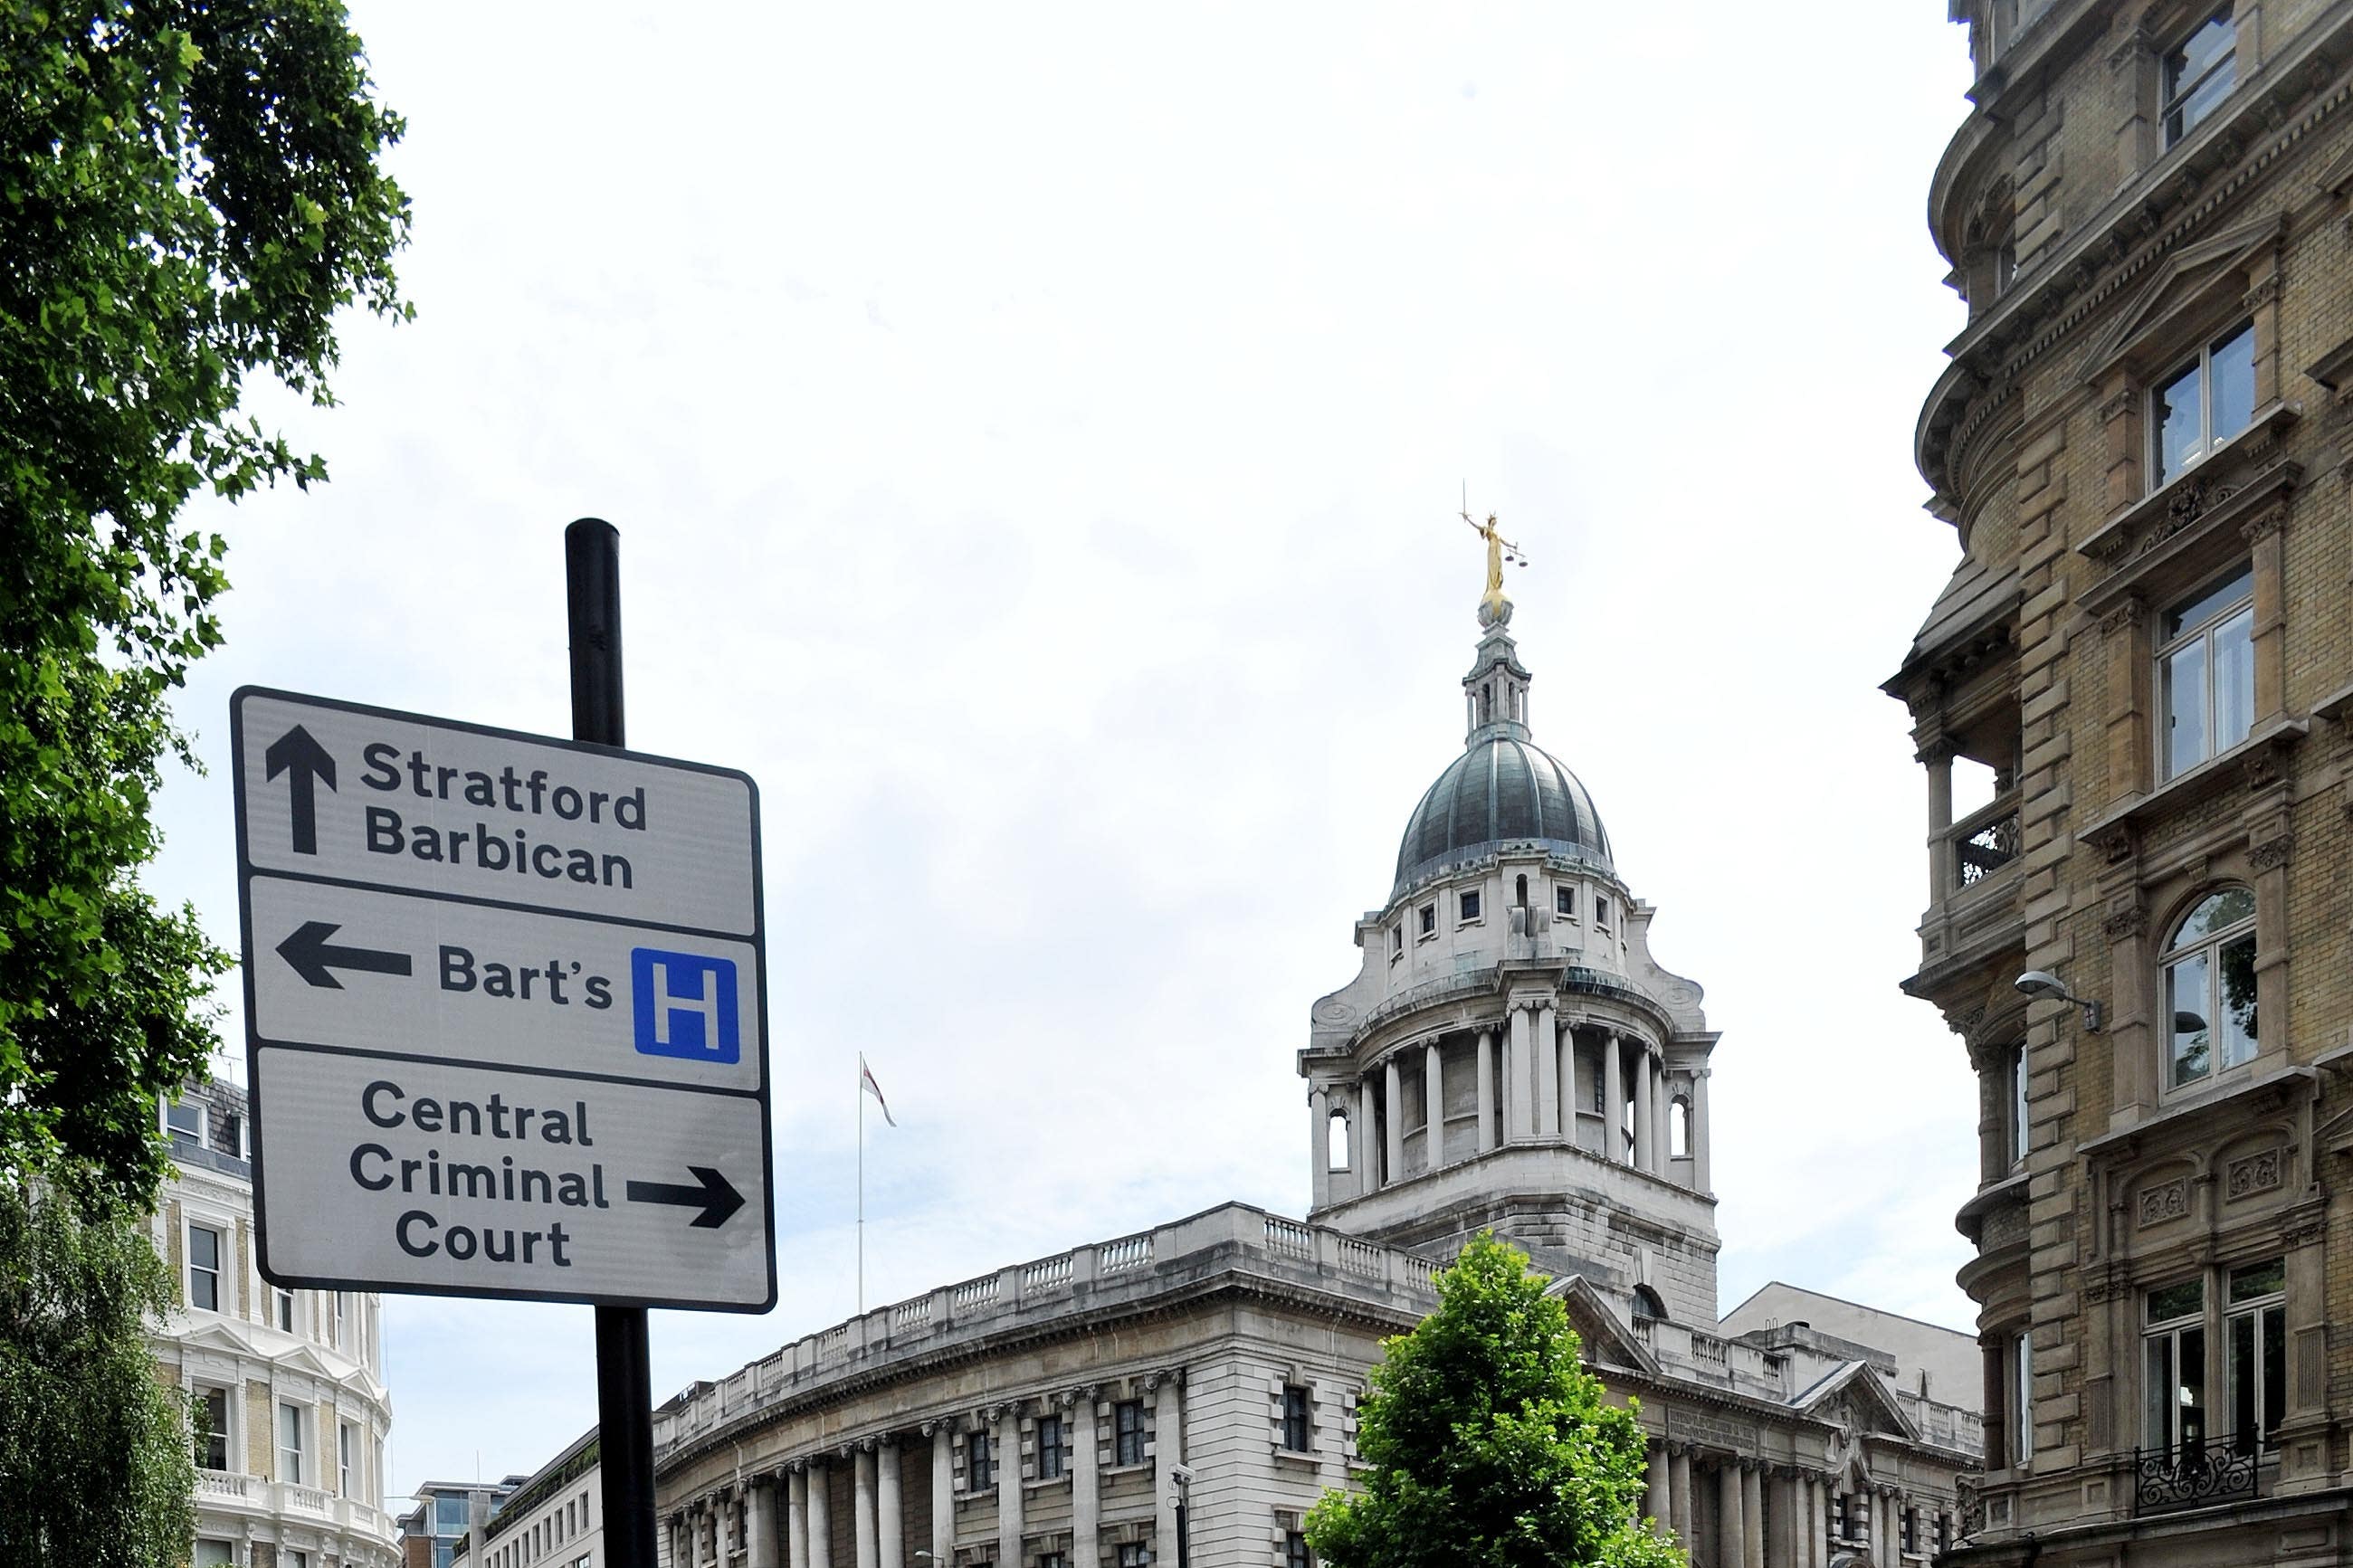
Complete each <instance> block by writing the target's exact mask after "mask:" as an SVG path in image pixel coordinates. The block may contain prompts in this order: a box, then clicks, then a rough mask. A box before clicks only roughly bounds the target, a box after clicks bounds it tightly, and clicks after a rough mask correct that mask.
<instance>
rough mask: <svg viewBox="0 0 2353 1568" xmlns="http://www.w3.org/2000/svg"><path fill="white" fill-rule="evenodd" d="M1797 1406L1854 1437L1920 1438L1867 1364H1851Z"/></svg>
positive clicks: (1816, 1385)
mask: <svg viewBox="0 0 2353 1568" xmlns="http://www.w3.org/2000/svg"><path fill="white" fill-rule="evenodd" d="M1796 1404H1797V1406H1798V1409H1799V1411H1800V1412H1802V1413H1803V1414H1805V1415H1810V1416H1812V1417H1813V1418H1814V1419H1815V1420H1817V1421H1827V1422H1829V1423H1830V1424H1831V1425H1832V1426H1836V1427H1838V1428H1840V1430H1841V1431H1842V1432H1845V1433H1847V1434H1849V1435H1850V1437H1867V1436H1883V1437H1901V1438H1903V1439H1904V1440H1905V1441H1906V1442H1911V1441H1915V1440H1916V1439H1917V1438H1918V1437H1919V1436H1920V1434H1919V1431H1918V1429H1917V1428H1916V1427H1915V1426H1913V1425H1912V1422H1911V1419H1910V1418H1909V1417H1908V1416H1906V1415H1905V1414H1904V1407H1903V1406H1902V1405H1898V1404H1897V1403H1896V1402H1895V1396H1894V1394H1890V1393H1889V1392H1888V1390H1887V1385H1886V1384H1883V1383H1882V1382H1880V1381H1879V1377H1878V1374H1877V1373H1873V1371H1872V1370H1871V1367H1870V1365H1869V1364H1868V1363H1864V1362H1859V1361H1852V1362H1849V1363H1846V1365H1845V1366H1843V1367H1841V1368H1840V1369H1839V1370H1838V1371H1837V1372H1834V1373H1831V1374H1830V1375H1829V1376H1828V1377H1825V1378H1823V1379H1822V1380H1821V1381H1820V1383H1817V1384H1814V1386H1813V1387H1811V1388H1810V1389H1808V1390H1807V1391H1806V1392H1805V1393H1803V1394H1799V1396H1798V1398H1797V1401H1796Z"/></svg>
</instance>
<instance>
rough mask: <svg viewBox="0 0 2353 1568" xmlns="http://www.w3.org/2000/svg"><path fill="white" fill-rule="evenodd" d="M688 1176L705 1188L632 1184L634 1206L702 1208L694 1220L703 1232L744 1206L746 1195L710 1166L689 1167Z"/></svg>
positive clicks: (665, 1184)
mask: <svg viewBox="0 0 2353 1568" xmlns="http://www.w3.org/2000/svg"><path fill="white" fill-rule="evenodd" d="M686 1173H687V1174H688V1175H690V1176H692V1177H693V1178H694V1179H695V1180H696V1181H697V1182H700V1183H701V1184H702V1185H700V1186H694V1187H689V1186H681V1185H680V1184H677V1183H674V1182H631V1183H630V1184H629V1185H628V1199H629V1201H630V1202H631V1203H633V1204H679V1205H683V1206H685V1207H687V1208H698V1207H699V1208H701V1209H702V1213H701V1214H699V1215H695V1216H694V1225H695V1227H696V1228H697V1229H699V1230H716V1229H718V1228H719V1227H720V1226H723V1225H725V1224H726V1223H727V1218H728V1216H729V1215H732V1214H733V1213H734V1212H735V1211H736V1210H737V1209H740V1208H742V1207H743V1206H744V1194H741V1193H739V1192H737V1191H736V1190H735V1189H734V1187H733V1186H732V1185H730V1184H729V1183H728V1180H727V1178H726V1177H724V1176H723V1175H721V1174H720V1173H718V1172H716V1171H714V1170H712V1168H711V1167H710V1166H708V1165H689V1166H688V1167H687V1168H686Z"/></svg>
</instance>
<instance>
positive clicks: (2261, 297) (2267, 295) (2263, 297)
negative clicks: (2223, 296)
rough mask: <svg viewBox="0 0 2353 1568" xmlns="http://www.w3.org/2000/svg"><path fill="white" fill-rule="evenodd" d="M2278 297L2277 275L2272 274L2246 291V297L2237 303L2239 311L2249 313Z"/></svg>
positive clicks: (2260, 308)
mask: <svg viewBox="0 0 2353 1568" xmlns="http://www.w3.org/2000/svg"><path fill="white" fill-rule="evenodd" d="M2279 296H2280V278H2279V274H2278V273H2276V272H2274V273H2273V274H2272V275H2271V276H2270V277H2268V278H2266V279H2263V281H2262V282H2260V283H2257V284H2256V285H2255V286H2254V287H2253V288H2252V289H2248V290H2247V293H2246V297H2245V298H2244V299H2242V300H2240V301H2239V309H2241V310H2250V311H2252V310H2262V309H2263V307H2264V306H2265V305H2268V304H2270V303H2271V302H2272V301H2273V300H2276V299H2278V298H2279Z"/></svg>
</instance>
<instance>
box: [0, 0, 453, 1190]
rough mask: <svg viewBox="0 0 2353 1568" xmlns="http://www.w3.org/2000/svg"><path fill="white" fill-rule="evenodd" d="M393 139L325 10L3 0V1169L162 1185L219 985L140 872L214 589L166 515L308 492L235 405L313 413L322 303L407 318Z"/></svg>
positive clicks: (180, 745)
mask: <svg viewBox="0 0 2353 1568" xmlns="http://www.w3.org/2000/svg"><path fill="white" fill-rule="evenodd" d="M401 129H402V127H401V122H400V121H399V120H398V118H397V117H396V116H394V115H393V114H391V113H390V112H389V111H387V110H385V109H384V107H383V106H382V105H380V104H378V103H377V102H375V100H374V99H373V98H372V97H371V84H370V82H369V80H368V78H367V74H366V69H365V62H364V58H363V56H362V54H361V50H360V45H359V40H358V38H357V37H354V36H353V34H352V32H351V31H350V29H349V27H348V26H346V25H345V20H344V16H343V8H342V6H341V5H337V4H333V3H332V0H138V3H135V4H134V3H132V0H79V3H60V4H56V5H27V4H25V3H23V0H14V3H9V0H0V559H5V561H6V563H7V568H6V571H5V574H0V1176H5V1174H6V1173H12V1172H13V1173H18V1174H20V1175H21V1174H22V1173H26V1172H28V1171H34V1170H44V1169H50V1170H55V1169H59V1168H62V1167H63V1166H64V1165H73V1166H78V1167H80V1168H81V1169H82V1170H83V1171H84V1172H85V1173H87V1178H88V1179H89V1180H90V1181H93V1182H94V1183H95V1184H96V1185H97V1189H98V1190H100V1191H102V1192H105V1193H111V1194H112V1195H113V1196H115V1197H116V1198H118V1199H120V1200H122V1201H124V1202H126V1203H129V1204H132V1205H144V1204H145V1203H147V1202H149V1201H151V1200H152V1199H153V1194H154V1193H155V1191H156V1188H157V1186H158V1184H159V1183H160V1182H161V1181H162V1179H163V1176H164V1172H165V1170H166V1168H167V1162H166V1159H165V1154H164V1145H163V1142H162V1140H161V1138H160V1136H159V1133H158V1130H157V1125H156V1121H157V1119H156V1114H155V1100H156V1097H157V1095H158V1094H160V1093H164V1092H168V1091H169V1090H170V1089H173V1088H174V1087H175V1086H177V1085H178V1084H179V1083H180V1082H182V1081H183V1080H184V1079H187V1078H189V1077H191V1076H194V1075H196V1074H198V1073H200V1072H201V1071H202V1069H203V1065H204V1060H205V1056H206V1049H207V1047H209V1045H210V1044H211V1041H212V1038H213V1031H212V1019H211V1016H210V1014H209V1012H208V1011H207V1005H206V1000H205V999H206V994H207V993H208V990H209V986H210V982H211V980H212V979H213V978H214V977H215V976H216V975H218V974H220V973H224V972H225V971H226V970H227V964H228V960H227V955H226V954H225V953H223V952H221V951H220V950H219V949H218V948H216V947H215V946H214V945H213V944H212V943H211V942H207V941H206V939H205V937H204V935H203V933H202V931H200V930H199V929H198V927H197V925H196V921H195V917H194V914H193V912H192V911H189V910H177V911H169V910H160V909H158V908H157V907H156V906H155V905H154V903H153V900H150V899H148V898H147V897H146V895H145V894H143V893H142V892H141V891H140V890H139V889H138V887H137V885H136V882H135V879H134V878H135V873H136V870H137V868H139V867H140V866H142V865H143V864H144V863H145V862H146V861H148V860H149V859H150V858H153V854H154V852H155V848H156V836H155V830H154V826H153V822H152V821H151V819H150V816H149V813H148V805H149V797H150V795H151V794H152V793H153V790H154V789H155V787H156V785H157V784H158V783H159V779H160V772H159V770H160V767H161V764H162V762H163V760H164V757H165V756H166V755H167V754H178V755H181V756H183V757H185V756H186V755H187V751H186V743H185V738H184V737H183V736H182V735H181V734H180V733H179V732H178V731H176V730H175V729H174V727H173V724H172V720H171V715H170V710H169V708H168V706H167V703H168V697H169V693H170V691H171V689H173V688H174V687H176V686H178V685H180V684H181V682H182V681H183V680H184V679H185V674H186V670H187V668H188V665H189V664H190V662H191V661H193V660H195V659H196V658H200V657H202V656H203V655H204V654H205V653H206V651H208V650H209V649H211V648H213V647H216V646H217V645H218V644H219V641H220V625H219V621H218V619H217V617H216V614H215V612H214V607H213V606H214V604H215V602H216V599H217V598H218V596H219V595H220V594H221V593H222V591H223V590H224V589H225V588H226V587H227V579H226V577H225V576H224V575H223V574H222V570H221V562H222V558H223V556H224V554H225V553H226V551H227V545H226V543H225V542H224V541H223V540H222V539H221V538H220V537H219V536H218V535H217V534H206V533H203V532H200V531H194V530H190V529H187V528H185V527H184V526H183V525H182V524H181V522H180V521H179V513H180V510H181V508H182V506H183V505H184V503H185V502H186V501H187V500H188V499H189V498H190V497H191V496H194V495H195V494H196V493H197V492H198V491H199V490H210V491H212V492H213V493H215V494H216V495H220V496H225V497H228V498H232V499H234V498H235V497H237V496H240V495H243V494H245V493H247V492H248V491H249V490H251V489H253V488H254V487H256V486H257V485H261V484H267V483H274V482H275V481H277V480H278V479H291V480H293V481H294V482H295V483H296V484H298V485H306V486H307V485H308V484H309V483H310V482H311V480H313V479H323V478H324V477H325V468H324V466H323V465H322V463H321V462H320V460H319V459H318V458H315V457H304V456H298V455H297V454H296V453H295V452H293V451H292V450H291V449H290V447H288V446H287V444H286V442H285V441H284V440H283V439H282V438H280V437H276V436H274V435H272V434H270V433H269V432H268V431H265V430H264V429H263V428H262V427H261V426H260V425H259V423H258V422H257V421H255V420H253V419H251V418H249V417H248V418H244V419H239V418H238V417H237V399H238V396H239V393H240V390H241V387H242V384H243V382H244V378H245V377H246V375H247V374H248V373H252V372H256V371H264V372H267V373H268V374H271V375H273V376H275V377H277V378H278V379H279V380H280V381H282V382H284V383H285V384H288V385H290V386H292V387H294V388H297V389H298V390H302V391H306V392H308V393H310V395H311V397H312V398H313V400H314V401H317V402H320V403H326V402H329V401H332V400H331V398H330V397H329V395H328V392H327V381H326V377H327V374H328V372H329V371H330V370H331V369H332V366H333V365H334V363H335V360H336V340H335V334H334V328H333V316H334V313H335V311H336V310H339V309H340V308H342V307H343V306H344V305H346V304H350V303H353V302H355V301H356V302H358V303H360V304H362V305H364V306H365V307H366V308H367V309H369V310H374V311H376V312H378V313H380V314H388V315H395V316H400V315H405V314H406V309H407V308H406V306H405V305H404V304H402V303H401V301H400V300H399V297H398V293H397V290H396V283H395V279H394V276H393V272H392V267H391V258H392V255H393V253H394V252H395V251H396V249H397V248H398V247H400V245H402V244H403V243H404V242H405V241H406V235H407V227H408V203H407V198H406V196H405V195H402V193H401V191H400V189H399V187H398V186H397V185H396V184H394V183H393V182H392V181H391V180H389V179H388V178H386V177H385V175H384V174H383V172H382V171H381V169H380V168H379V166H378V160H379V158H380V157H381V155H382V153H383V152H384V150H385V148H386V147H388V146H389V145H390V144H391V143H392V142H395V141H396V140H397V139H398V137H399V135H400V133H401Z"/></svg>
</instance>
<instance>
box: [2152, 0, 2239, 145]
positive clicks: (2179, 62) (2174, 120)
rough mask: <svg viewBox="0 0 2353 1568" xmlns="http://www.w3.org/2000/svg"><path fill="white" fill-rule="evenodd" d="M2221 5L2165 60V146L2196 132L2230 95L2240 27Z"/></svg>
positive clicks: (2237, 56) (2236, 69) (2236, 76)
mask: <svg viewBox="0 0 2353 1568" xmlns="http://www.w3.org/2000/svg"><path fill="white" fill-rule="evenodd" d="M2231 9H2232V8H2231V7H2230V6H2229V5H2225V6H2223V7H2222V8H2221V10H2219V11H2217V12H2215V13H2214V14H2213V15H2212V16H2209V17H2207V18H2206V20H2204V21H2203V22H2200V24H2199V25H2198V26H2197V27H2196V29H2194V30H2193V31H2192V32H2191V33H2190V35H2189V37H2186V38H2184V39H2183V40H2182V41H2181V44H2180V47H2178V48H2176V49H2175V50H2174V51H2173V52H2172V53H2171V54H2169V55H2168V56H2166V57H2165V144H2166V145H2167V146H2168V147H2170V146H2172V145H2173V144H2174V143H2175V142H2179V141H2180V140H2181V139H2182V138H2183V137H2184V136H2187V135H2189V133H2190V132H2192V131H2194V130H2196V129H2197V128H2198V126H2199V124H2200V122H2201V121H2204V120H2205V118H2206V117H2207V116H2208V115H2210V114H2211V113H2213V112H2214V110H2215V108H2216V107H2217V106H2218V105H2219V104H2221V101H2222V100H2224V99H2226V98H2228V97H2229V96H2230V95H2231V89H2232V86H2233V85H2234V84H2235V83H2236V82H2237V80H2238V76H2239V70H2238V60H2239V53H2238V51H2239V28H2238V24H2237V23H2236V22H2234V21H2232V17H2231Z"/></svg>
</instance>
